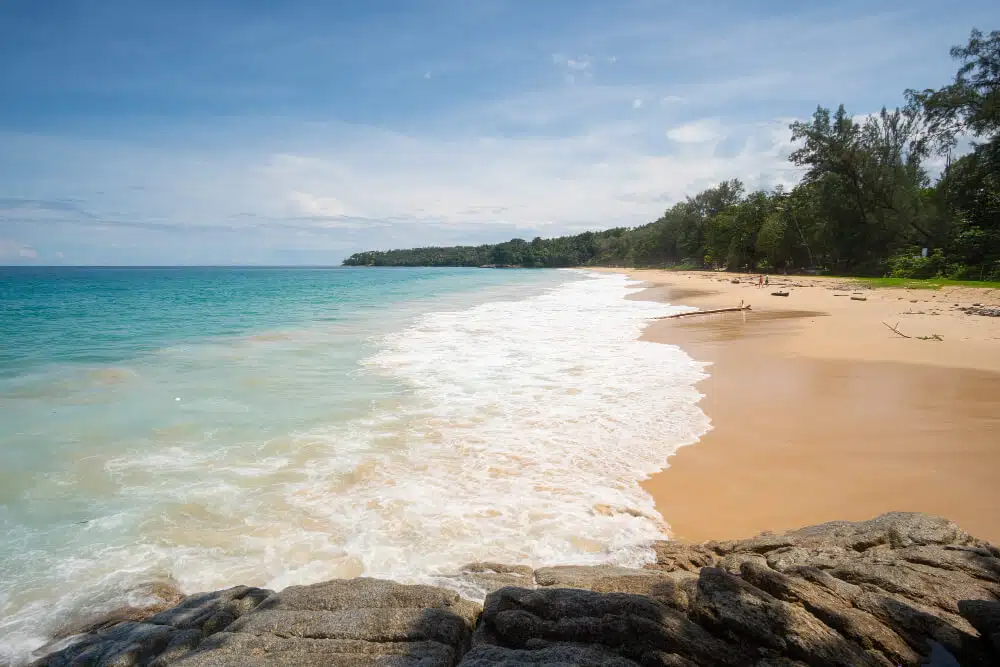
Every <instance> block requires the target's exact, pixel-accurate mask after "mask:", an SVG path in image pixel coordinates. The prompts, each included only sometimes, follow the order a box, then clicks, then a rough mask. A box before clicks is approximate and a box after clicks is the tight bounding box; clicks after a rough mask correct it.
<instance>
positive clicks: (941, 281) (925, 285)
mask: <svg viewBox="0 0 1000 667" xmlns="http://www.w3.org/2000/svg"><path fill="white" fill-rule="evenodd" d="M857 280H858V282H860V283H862V284H863V285H864V286H865V287H871V288H874V289H877V288H880V287H896V288H902V289H930V290H936V289H941V288H942V287H982V288H987V289H1000V282H997V281H988V280H951V279H950V278H858V279H857Z"/></svg>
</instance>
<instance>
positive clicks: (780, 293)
mask: <svg viewBox="0 0 1000 667" xmlns="http://www.w3.org/2000/svg"><path fill="white" fill-rule="evenodd" d="M771 296H788V292H771Z"/></svg>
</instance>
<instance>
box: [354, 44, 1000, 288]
mask: <svg viewBox="0 0 1000 667" xmlns="http://www.w3.org/2000/svg"><path fill="white" fill-rule="evenodd" d="M951 55H952V57H953V58H954V59H956V60H957V61H958V62H959V69H958V71H957V72H956V74H955V78H954V80H953V81H952V82H951V83H949V84H948V85H945V86H943V87H941V88H939V89H937V90H934V89H927V90H922V91H918V90H907V91H906V92H905V100H906V103H905V105H904V106H902V107H900V108H896V109H893V110H888V109H886V108H883V109H882V110H881V112H879V113H877V114H873V115H871V116H868V117H865V118H861V119H858V118H855V117H853V116H851V115H850V114H849V113H848V112H847V110H846V109H845V108H844V106H843V105H841V106H840V107H839V108H837V109H836V110H835V111H831V110H830V109H829V108H824V107H822V106H820V107H818V108H817V109H816V112H815V113H814V114H813V116H812V119H811V120H810V121H808V122H795V123H793V124H792V125H791V126H790V130H791V133H792V139H793V141H795V142H796V145H797V149H796V150H795V151H794V152H793V153H792V154H791V155H790V158H789V159H790V160H791V161H792V162H793V163H794V164H796V165H798V166H800V167H802V168H803V169H804V175H803V178H802V180H801V181H800V182H799V183H798V184H797V185H796V186H795V187H793V188H791V189H790V190H787V191H786V190H785V189H783V188H781V187H777V188H775V189H773V190H758V191H753V192H748V191H747V190H746V188H745V186H744V184H743V183H742V182H740V181H739V180H735V179H734V180H730V181H724V182H722V183H720V184H718V185H717V186H715V187H712V188H709V189H707V190H705V191H703V192H700V193H698V194H697V195H694V196H692V197H688V198H687V199H686V200H684V201H682V202H679V203H677V204H675V205H673V206H671V207H670V208H669V209H667V210H666V211H665V212H664V214H663V215H662V216H660V218H659V219H657V220H655V221H653V222H651V223H649V224H646V225H642V226H639V227H634V228H624V227H619V228H615V229H609V230H606V231H601V232H584V233H582V234H577V235H575V236H563V237H558V238H550V239H542V238H535V239H534V240H532V241H530V242H529V241H526V240H524V239H513V240H511V241H507V242H505V243H497V244H488V245H480V246H457V247H447V248H443V247H428V248H413V249H407V250H390V251H370V252H361V253H356V254H354V255H351V256H350V257H348V258H347V259H346V260H344V264H345V265H348V266H523V267H568V266H586V265H619V266H684V267H689V268H716V269H728V270H732V271H739V270H751V271H800V270H803V269H813V270H821V271H829V272H834V273H844V274H857V275H893V276H898V277H916V278H920V277H931V276H947V277H951V278H961V279H973V280H976V279H978V280H983V279H987V280H1000V31H993V32H991V33H990V34H989V35H984V34H983V33H981V32H980V31H978V30H973V31H972V34H971V36H970V38H969V42H968V44H966V45H964V46H957V47H954V48H952V50H951ZM963 138H968V139H971V141H972V150H971V151H970V152H968V153H967V154H965V155H963V156H962V157H959V158H958V159H955V160H952V154H953V152H954V151H955V149H956V146H957V145H958V143H959V141H960V140H962V139H963ZM935 157H939V158H943V160H944V162H945V167H944V169H943V170H942V171H941V173H940V174H939V175H937V176H936V177H934V178H932V177H931V175H930V173H929V170H928V167H927V165H928V163H929V161H930V160H931V159H933V158H935ZM925 248H926V249H927V252H926V256H925V253H924V252H923V249H925Z"/></svg>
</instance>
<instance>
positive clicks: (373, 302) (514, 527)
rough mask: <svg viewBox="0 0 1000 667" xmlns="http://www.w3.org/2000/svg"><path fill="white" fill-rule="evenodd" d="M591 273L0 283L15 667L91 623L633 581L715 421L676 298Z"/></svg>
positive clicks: (2, 507) (25, 279)
mask: <svg viewBox="0 0 1000 667" xmlns="http://www.w3.org/2000/svg"><path fill="white" fill-rule="evenodd" d="M637 287H638V284H637V283H634V282H632V281H629V280H628V279H627V278H626V277H625V276H622V275H612V274H595V273H588V272H585V271H574V270H481V269H367V268H0V663H4V662H5V661H8V662H12V663H14V664H19V663H21V662H23V661H25V660H27V659H28V656H29V655H30V653H31V651H33V650H34V649H36V648H37V647H39V646H40V645H42V644H43V643H44V642H45V641H46V640H47V638H48V637H49V636H50V635H51V633H52V632H53V631H55V630H56V629H57V628H59V627H60V626H62V625H63V624H65V623H66V622H67V621H68V620H69V619H71V618H74V617H77V616H79V615H80V614H82V613H94V612H100V611H105V610H111V609H114V608H117V607H120V606H122V605H123V604H143V603H148V602H150V601H152V600H151V599H150V595H152V593H151V592H150V590H151V589H150V588H149V584H150V583H151V582H171V583H172V584H174V585H176V586H179V587H180V588H181V589H182V590H183V591H185V592H187V593H193V592H197V591H203V590H211V589H216V588H222V587H226V586H231V585H235V584H248V585H257V586H265V587H269V588H282V587H285V586H288V585H292V584H304V583H313V582H317V581H322V580H326V579H331V578H336V577H353V576H358V575H366V576H376V577H388V578H394V579H397V580H400V581H405V582H427V583H440V582H441V581H442V580H441V579H439V578H438V577H440V575H444V574H448V573H451V572H454V571H455V570H456V569H457V568H458V567H459V566H461V565H462V564H464V563H468V562H472V561H476V560H491V561H499V562H508V563H525V564H529V565H542V564H593V563H616V564H622V565H638V564H641V563H644V562H647V561H648V560H649V559H650V557H651V550H650V549H649V548H648V544H649V542H650V541H651V540H654V539H661V538H662V537H663V523H662V518H661V517H660V516H659V514H658V513H657V512H656V509H655V507H654V504H653V501H652V499H651V498H650V497H649V496H648V495H647V494H646V493H645V492H644V491H643V490H642V489H641V488H640V486H639V482H640V481H641V480H642V479H643V478H645V477H646V476H648V475H649V474H651V473H653V472H655V471H657V470H660V469H662V468H663V467H664V466H665V464H666V458H667V456H668V455H670V454H671V453H672V452H673V451H674V450H675V449H676V448H677V447H679V446H682V445H684V444H688V443H691V442H694V441H695V440H697V438H698V437H699V436H700V435H702V434H703V433H704V432H705V431H706V430H707V429H708V420H707V418H706V417H705V415H704V414H703V413H702V411H701V410H700V408H699V407H698V405H697V402H698V400H699V399H700V394H699V393H698V391H697V389H696V387H695V383H696V382H697V381H698V380H700V379H701V378H702V377H703V376H704V366H703V365H702V364H700V363H697V362H695V361H693V360H692V359H691V358H690V357H688V356H687V355H686V354H685V353H684V352H683V351H681V350H680V349H679V348H676V347H673V346H669V345H658V344H654V343H647V342H640V341H638V340H637V337H638V335H639V333H640V331H641V329H642V327H643V326H644V324H645V323H646V322H648V320H649V318H651V317H655V316H659V315H664V314H668V313H670V312H675V311H676V310H677V308H676V307H674V306H670V305H667V304H663V303H654V302H646V301H638V300H631V299H626V298H625V297H626V295H628V294H629V293H631V292H633V291H634V290H635V289H636V288H637Z"/></svg>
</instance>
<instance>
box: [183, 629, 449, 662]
mask: <svg viewBox="0 0 1000 667" xmlns="http://www.w3.org/2000/svg"><path fill="white" fill-rule="evenodd" d="M457 658H458V656H457V655H456V651H455V649H454V648H453V647H451V646H445V645H444V644H439V643H438V642H366V641H351V640H337V639H303V638H295V639H290V638H286V637H275V636H273V635H248V634H243V633H231V632H220V633H218V634H216V635H214V636H212V637H211V638H209V639H207V640H205V641H204V642H203V643H202V646H201V648H200V649H199V650H198V651H197V652H195V653H192V654H189V655H188V656H187V657H185V658H183V659H181V660H178V661H176V662H172V663H170V665H172V666H173V665H176V666H177V667H271V666H276V665H281V667H453V666H454V665H455V662H456V661H457Z"/></svg>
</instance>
